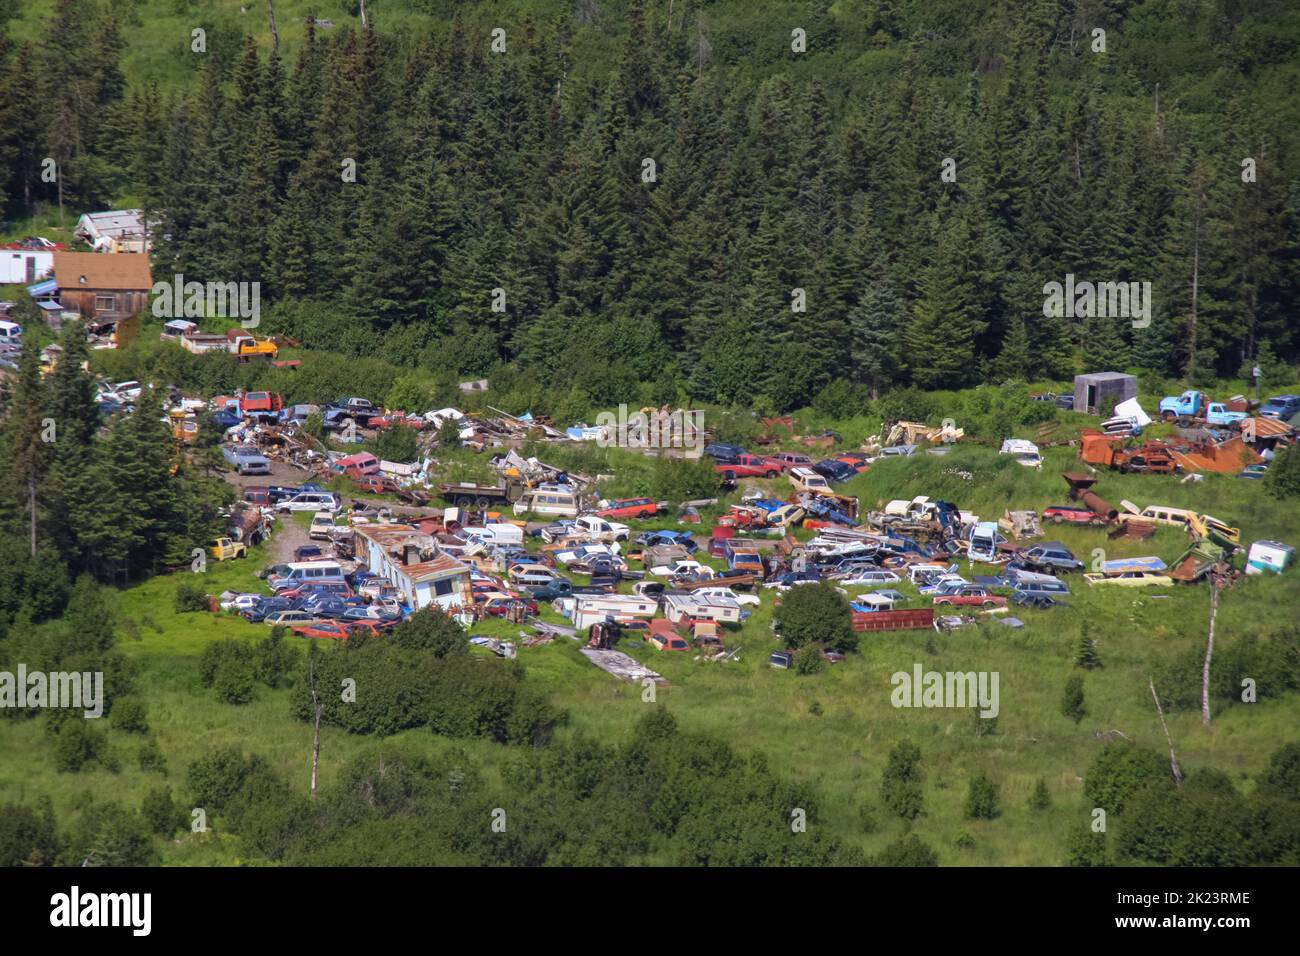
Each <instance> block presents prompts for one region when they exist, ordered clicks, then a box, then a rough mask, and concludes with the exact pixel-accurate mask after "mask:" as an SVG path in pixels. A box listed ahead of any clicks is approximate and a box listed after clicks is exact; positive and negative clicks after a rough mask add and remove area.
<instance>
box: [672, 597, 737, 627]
mask: <svg viewBox="0 0 1300 956" xmlns="http://www.w3.org/2000/svg"><path fill="white" fill-rule="evenodd" d="M664 614H665V615H666V616H667V618H668V620H669V621H671V622H672V623H673V624H680V623H681V622H682V620H683V619H685V618H691V619H693V620H697V621H714V622H716V623H718V624H739V623H740V602H738V601H737V600H736V599H735V598H729V597H723V596H722V595H720V594H691V593H685V594H676V593H672V592H669V593H667V594H665V595H664Z"/></svg>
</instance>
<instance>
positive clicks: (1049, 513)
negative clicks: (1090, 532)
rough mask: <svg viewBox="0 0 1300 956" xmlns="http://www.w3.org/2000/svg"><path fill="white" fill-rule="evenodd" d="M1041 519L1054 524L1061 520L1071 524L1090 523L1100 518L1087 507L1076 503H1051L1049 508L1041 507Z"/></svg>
mask: <svg viewBox="0 0 1300 956" xmlns="http://www.w3.org/2000/svg"><path fill="white" fill-rule="evenodd" d="M1043 520H1044V521H1051V522H1052V523H1054V524H1060V523H1061V522H1062V521H1068V522H1070V523H1071V524H1092V523H1093V522H1094V521H1099V520H1100V519H1099V518H1098V517H1097V515H1095V514H1094V513H1093V512H1091V511H1089V510H1088V509H1087V508H1081V507H1080V506H1078V505H1052V506H1051V507H1050V508H1044V509H1043Z"/></svg>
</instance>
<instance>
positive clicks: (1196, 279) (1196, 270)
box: [1187, 172, 1201, 374]
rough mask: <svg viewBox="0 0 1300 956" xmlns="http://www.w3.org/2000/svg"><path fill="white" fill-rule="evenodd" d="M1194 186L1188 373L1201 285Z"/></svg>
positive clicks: (1191, 369)
mask: <svg viewBox="0 0 1300 956" xmlns="http://www.w3.org/2000/svg"><path fill="white" fill-rule="evenodd" d="M1192 175H1193V176H1195V175H1196V173H1195V172H1193V174H1192ZM1196 186H1197V194H1196V207H1195V212H1194V213H1193V215H1194V217H1195V219H1194V221H1193V222H1192V324H1191V328H1190V329H1188V331H1189V332H1190V333H1191V334H1190V336H1189V348H1188V351H1187V372H1188V374H1191V373H1192V372H1194V371H1195V370H1196V306H1197V298H1198V296H1199V295H1200V287H1201V196H1200V183H1199V181H1198V182H1197V183H1196Z"/></svg>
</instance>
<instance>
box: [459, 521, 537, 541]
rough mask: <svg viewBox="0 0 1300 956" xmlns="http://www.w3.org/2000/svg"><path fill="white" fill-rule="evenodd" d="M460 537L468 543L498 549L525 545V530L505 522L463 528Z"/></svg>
mask: <svg viewBox="0 0 1300 956" xmlns="http://www.w3.org/2000/svg"><path fill="white" fill-rule="evenodd" d="M460 536H461V537H462V538H464V539H465V540H466V541H481V542H482V543H483V544H485V545H497V546H498V547H511V546H519V547H522V546H523V543H524V529H523V528H521V527H519V525H517V524H510V523H508V522H505V521H495V522H493V523H492V524H487V525H470V526H469V527H463V528H461V529H460Z"/></svg>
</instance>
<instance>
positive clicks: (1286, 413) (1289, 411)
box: [1259, 395, 1300, 422]
mask: <svg viewBox="0 0 1300 956" xmlns="http://www.w3.org/2000/svg"><path fill="white" fill-rule="evenodd" d="M1297 413H1300V395H1274V396H1273V397H1272V398H1270V399H1269V400H1268V401H1267V402H1265V403H1264V405H1263V407H1262V408H1261V409H1260V410H1259V414H1260V417H1261V418H1276V419H1278V420H1279V421H1284V422H1286V421H1290V420H1291V419H1292V417H1294V416H1295V415H1296V414H1297Z"/></svg>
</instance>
